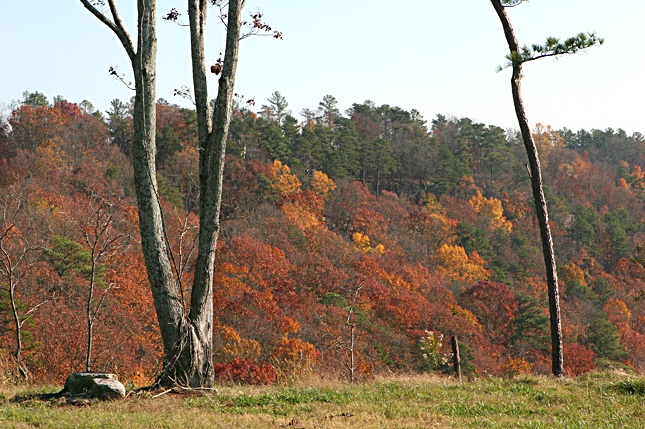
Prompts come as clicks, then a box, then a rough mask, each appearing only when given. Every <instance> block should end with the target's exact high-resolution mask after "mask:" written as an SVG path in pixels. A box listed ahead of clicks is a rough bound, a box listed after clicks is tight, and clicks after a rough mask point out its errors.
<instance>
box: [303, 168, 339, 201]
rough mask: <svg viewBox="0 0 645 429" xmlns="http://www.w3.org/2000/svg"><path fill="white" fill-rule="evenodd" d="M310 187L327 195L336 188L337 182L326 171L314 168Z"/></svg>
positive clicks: (318, 192)
mask: <svg viewBox="0 0 645 429" xmlns="http://www.w3.org/2000/svg"><path fill="white" fill-rule="evenodd" d="M309 188H310V189H311V190H312V191H314V192H315V193H316V194H318V195H320V196H321V197H326V196H327V194H329V193H330V192H331V191H333V190H334V189H336V184H335V183H334V181H333V180H331V179H330V178H329V176H327V175H326V174H325V173H323V172H321V171H318V170H314V174H313V177H312V178H311V182H309Z"/></svg>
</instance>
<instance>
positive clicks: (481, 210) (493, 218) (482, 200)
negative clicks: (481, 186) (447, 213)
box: [468, 190, 513, 232]
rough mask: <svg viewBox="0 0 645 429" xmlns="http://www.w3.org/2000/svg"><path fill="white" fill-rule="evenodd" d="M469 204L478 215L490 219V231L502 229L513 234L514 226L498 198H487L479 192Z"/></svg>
mask: <svg viewBox="0 0 645 429" xmlns="http://www.w3.org/2000/svg"><path fill="white" fill-rule="evenodd" d="M468 203H469V204H470V205H471V206H472V208H473V210H475V212H476V213H477V214H479V215H480V216H482V217H483V218H485V219H488V228H489V229H497V228H501V229H503V230H504V231H506V232H511V229H513V224H512V223H511V222H510V221H508V220H507V219H506V217H505V216H504V208H503V207H502V202H501V201H500V200H498V199H497V198H486V197H484V196H483V195H482V193H481V192H480V191H479V190H478V191H477V193H476V194H475V195H473V197H472V198H471V199H470V201H468Z"/></svg>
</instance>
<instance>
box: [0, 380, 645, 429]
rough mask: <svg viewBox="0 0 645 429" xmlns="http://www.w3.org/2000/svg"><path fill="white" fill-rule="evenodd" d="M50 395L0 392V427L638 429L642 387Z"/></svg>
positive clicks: (644, 396)
mask: <svg viewBox="0 0 645 429" xmlns="http://www.w3.org/2000/svg"><path fill="white" fill-rule="evenodd" d="M58 390H60V387H51V386H50V387H43V386H40V387H38V386H27V387H26V386H7V385H5V386H0V427H1V428H4V429H9V428H34V427H38V428H57V429H58V428H173V429H176V428H199V429H205V428H250V429H255V428H263V429H270V428H286V429H334V428H361V429H373V428H374V429H376V428H379V429H381V428H434V427H436V428H593V429H598V428H638V429H643V428H645V378H644V377H635V376H628V375H624V374H617V373H593V374H589V375H586V376H582V377H579V378H576V379H571V378H564V379H560V380H557V379H554V378H547V377H533V376H530V377H529V376H526V377H525V376H522V377H517V378H513V379H506V378H482V379H478V380H471V381H466V380H464V382H463V383H461V384H459V383H457V382H456V381H455V380H454V379H451V378H443V377H438V376H409V377H388V378H378V379H376V380H373V381H370V382H366V383H362V384H355V385H348V384H343V383H338V382H336V383H333V382H325V381H315V382H310V383H307V384H304V383H295V384H292V385H276V386H262V387H250V386H233V387H230V386H229V387H218V388H217V389H216V390H213V391H209V392H204V391H201V392H191V393H183V394H177V393H174V392H168V393H166V394H162V395H159V393H163V391H159V392H156V393H146V394H134V393H131V394H129V395H128V397H127V398H126V399H124V400H120V401H113V402H103V403H98V402H97V403H92V404H89V405H82V406H78V405H77V406H74V405H65V404H63V402H62V401H61V400H59V399H46V394H48V393H54V392H56V391H58ZM155 395H157V396H156V397H154V396H155Z"/></svg>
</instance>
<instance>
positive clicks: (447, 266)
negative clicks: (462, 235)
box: [435, 244, 490, 281]
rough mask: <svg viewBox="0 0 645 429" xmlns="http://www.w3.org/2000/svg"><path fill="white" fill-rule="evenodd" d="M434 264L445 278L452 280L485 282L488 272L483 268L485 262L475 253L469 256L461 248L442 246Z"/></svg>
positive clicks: (438, 250)
mask: <svg viewBox="0 0 645 429" xmlns="http://www.w3.org/2000/svg"><path fill="white" fill-rule="evenodd" d="M435 262H436V264H437V265H438V268H439V270H441V271H442V272H443V273H444V274H445V275H446V276H448V277H449V278H451V279H453V280H462V281H463V280H475V281H476V280H485V279H487V278H488V277H490V271H489V270H487V269H486V268H484V265H485V264H486V261H484V260H483V259H482V257H481V256H479V254H478V253H477V252H473V253H471V254H470V255H467V254H466V250H465V249H464V248H463V247H461V246H451V245H449V244H444V245H442V246H441V247H440V248H439V249H437V254H436V255H435Z"/></svg>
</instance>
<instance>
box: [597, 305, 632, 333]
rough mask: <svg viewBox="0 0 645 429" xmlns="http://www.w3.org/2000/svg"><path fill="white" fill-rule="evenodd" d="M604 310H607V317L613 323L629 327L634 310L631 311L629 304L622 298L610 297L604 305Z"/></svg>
mask: <svg viewBox="0 0 645 429" xmlns="http://www.w3.org/2000/svg"><path fill="white" fill-rule="evenodd" d="M602 311H604V312H605V314H606V315H607V318H608V319H609V321H610V322H611V323H613V324H614V325H616V326H619V327H620V326H622V327H627V325H628V324H629V320H630V319H631V317H632V312H631V311H629V309H628V308H627V305H626V304H625V303H624V302H623V301H621V300H620V299H616V298H615V299H610V300H609V301H607V302H606V303H605V305H603V307H602Z"/></svg>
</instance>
